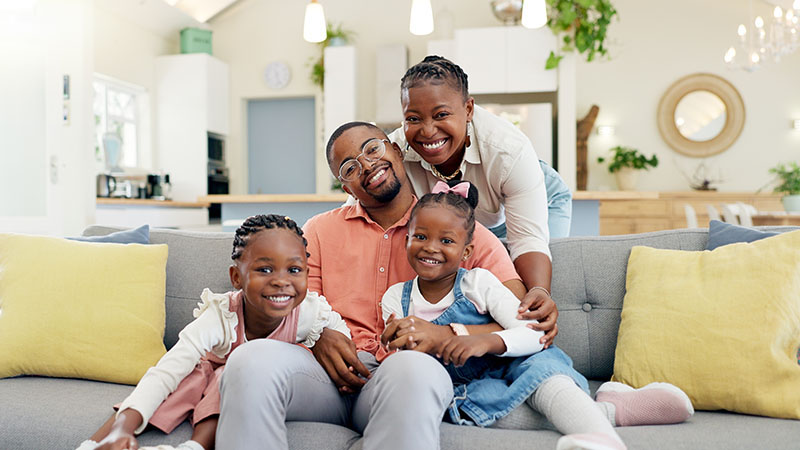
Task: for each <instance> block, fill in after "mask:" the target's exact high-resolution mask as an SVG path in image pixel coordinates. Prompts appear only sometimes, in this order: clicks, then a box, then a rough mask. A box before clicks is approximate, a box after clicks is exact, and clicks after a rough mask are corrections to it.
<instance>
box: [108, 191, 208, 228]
mask: <svg viewBox="0 0 800 450" xmlns="http://www.w3.org/2000/svg"><path fill="white" fill-rule="evenodd" d="M96 205H97V207H96V209H95V223H96V224H98V225H110V226H118V227H128V228H134V227H138V226H140V225H144V224H148V225H150V227H152V228H194V227H203V226H208V206H209V205H210V204H209V203H208V202H203V201H196V202H191V201H189V202H186V201H173V200H152V199H144V198H105V197H98V198H97V200H96Z"/></svg>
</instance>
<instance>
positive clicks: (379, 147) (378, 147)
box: [339, 138, 389, 182]
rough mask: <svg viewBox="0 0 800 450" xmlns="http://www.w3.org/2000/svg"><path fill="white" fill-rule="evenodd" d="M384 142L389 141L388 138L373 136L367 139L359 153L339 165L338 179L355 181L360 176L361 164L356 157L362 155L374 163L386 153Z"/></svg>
mask: <svg viewBox="0 0 800 450" xmlns="http://www.w3.org/2000/svg"><path fill="white" fill-rule="evenodd" d="M384 143H387V144H388V143H389V140H388V139H378V138H373V139H370V140H368V141H367V142H365V143H364V145H362V146H361V154H359V155H358V156H356V157H355V158H353V159H351V160H349V161H347V162H346V163H344V164H342V166H341V167H339V181H342V182H345V181H348V182H349V181H355V180H356V179H358V177H360V176H361V172H362V171H363V168H364V167H363V166H362V165H361V163H360V162H358V158H360V157H361V156H363V157H364V159H366V160H367V161H369V162H370V163H374V162H376V161H378V160H379V159H381V158H382V157H383V155H385V154H386V146H385V145H384Z"/></svg>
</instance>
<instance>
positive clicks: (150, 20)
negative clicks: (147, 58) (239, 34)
mask: <svg viewBox="0 0 800 450" xmlns="http://www.w3.org/2000/svg"><path fill="white" fill-rule="evenodd" d="M0 1H2V0H0ZM237 1H239V0H94V4H95V6H97V7H98V8H100V9H102V10H104V11H106V12H109V13H111V14H114V15H117V16H120V17H123V18H125V19H126V20H128V21H130V22H133V23H135V24H136V25H138V26H140V27H142V28H144V29H147V30H149V31H152V32H154V33H156V34H159V35H161V36H164V37H174V36H175V35H176V34H177V33H178V32H179V31H180V30H181V29H183V28H186V27H194V28H206V29H208V28H210V27H209V26H208V25H207V24H206V22H208V21H209V20H211V18H213V17H214V16H216V15H217V14H219V13H220V12H222V11H223V10H225V9H226V8H228V7H230V6H232V5H233V4H234V3H236V2H237Z"/></svg>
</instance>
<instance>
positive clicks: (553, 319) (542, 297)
mask: <svg viewBox="0 0 800 450" xmlns="http://www.w3.org/2000/svg"><path fill="white" fill-rule="evenodd" d="M519 313H520V314H519V315H518V316H517V318H518V319H521V320H532V319H533V320H538V321H539V323H530V324H528V327H529V328H533V329H534V330H539V331H544V332H545V335H544V336H542V338H541V339H539V342H540V343H541V344H542V345H544V348H547V347H550V345H552V344H553V339H555V337H556V335H557V334H558V323H557V320H558V308H556V302H554V301H553V299H552V298H550V296H549V295H547V292H545V291H544V290H543V289H538V288H534V289H531V290H529V291H528V293H527V294H525V297H524V298H523V299H522V301H521V302H520V305H519Z"/></svg>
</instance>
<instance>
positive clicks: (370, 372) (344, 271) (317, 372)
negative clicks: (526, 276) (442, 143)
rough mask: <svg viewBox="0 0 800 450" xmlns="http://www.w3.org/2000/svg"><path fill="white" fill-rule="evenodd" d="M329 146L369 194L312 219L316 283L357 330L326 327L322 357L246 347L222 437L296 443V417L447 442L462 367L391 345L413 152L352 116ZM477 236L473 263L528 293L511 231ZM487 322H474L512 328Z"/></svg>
mask: <svg viewBox="0 0 800 450" xmlns="http://www.w3.org/2000/svg"><path fill="white" fill-rule="evenodd" d="M326 153H327V158H328V164H329V166H330V169H331V171H332V172H333V174H334V175H337V176H338V178H339V180H340V181H341V182H342V186H343V188H344V190H345V191H346V192H347V193H349V194H351V195H352V196H353V197H355V198H356V199H357V200H358V203H357V204H354V205H345V206H343V207H341V208H338V209H335V210H333V211H329V212H326V213H323V214H319V215H317V216H315V217H313V218H311V219H310V220H309V221H308V223H306V225H305V227H304V230H305V236H306V238H307V239H308V252H309V254H310V255H311V256H309V258H308V268H309V277H308V289H309V290H311V291H316V292H319V293H320V294H322V295H324V296H325V297H326V298H327V299H328V302H329V303H330V304H331V306H332V307H333V308H334V310H336V311H337V312H338V313H339V314H341V315H342V317H344V318H345V320H346V321H347V324H348V326H349V327H350V330H351V334H352V336H353V339H352V341H351V340H349V339H347V337H346V336H344V335H343V334H341V333H338V332H335V331H331V330H324V331H323V332H322V336H321V338H320V339H319V340H318V341H317V343H316V344H315V346H314V348H313V350H312V351H313V356H312V354H311V353H309V352H307V351H305V350H304V349H302V348H300V347H298V346H296V345H291V344H286V343H283V342H278V341H271V340H267V339H260V340H258V341H253V342H251V343H247V344H245V345H243V346H241V347H239V348H238V349H237V350H236V352H235V353H234V354H233V355H232V356H231V358H230V359H229V360H228V363H227V365H226V369H225V373H224V375H223V379H222V385H221V386H222V388H221V392H222V412H221V415H220V422H219V427H218V434H217V436H218V437H217V448H218V449H223V450H224V449H227V448H256V447H258V446H259V445H261V444H263V443H265V442H269V443H270V446H271V448H284V449H285V448H288V444H287V437H286V425H285V422H286V421H318V422H329V423H335V424H340V425H351V426H352V427H353V428H355V429H356V430H357V431H359V432H361V433H362V434H363V436H364V442H363V448H364V449H367V450H369V449H411V448H419V449H435V448H439V425H440V423H441V420H442V416H443V414H444V411H445V409H446V408H447V406H448V405H449V404H450V401H451V400H452V396H453V386H452V382H451V381H450V377H449V376H448V374H447V372H446V371H445V369H444V367H443V366H442V365H441V364H439V362H438V361H437V360H435V359H434V358H432V357H430V356H429V355H427V354H425V353H421V352H416V351H400V352H395V353H391V354H390V353H389V352H388V351H387V349H386V348H384V347H383V346H382V345H381V344H380V336H381V333H382V332H383V329H384V324H383V320H382V316H381V305H380V300H381V298H382V296H383V293H384V292H385V291H386V289H387V288H388V287H389V286H391V285H392V284H395V283H398V282H401V281H407V280H410V279H412V278H413V277H414V275H415V274H414V271H413V270H412V269H411V266H410V265H409V264H408V260H407V259H406V251H405V241H406V234H407V223H408V217H409V215H410V213H411V209H412V208H413V206H414V205H415V204H416V201H417V199H416V197H415V196H414V194H413V192H412V189H411V184H410V183H409V182H408V179H407V177H406V174H405V170H404V168H403V157H402V152H401V150H400V149H399V147H397V145H395V144H391V143H390V142H389V141H388V140H387V139H386V135H385V134H384V133H383V131H381V130H380V129H379V128H377V127H375V126H374V125H372V124H369V123H364V122H351V123H348V124H345V125H342V126H341V127H339V128H338V129H337V130H336V131H335V132H334V133H333V135H332V136H331V138H330V140H329V142H328V145H327V149H326ZM473 242H474V244H475V251H474V253H473V254H472V256H470V258H469V259H468V260H467V261H466V263H465V265H464V267H465V268H467V269H471V268H473V267H483V268H485V269H488V270H490V271H491V272H492V273H494V275H495V276H497V277H498V278H499V279H500V280H503V281H504V284H506V286H508V287H509V288H510V289H511V290H512V291H514V292H515V294H517V296H519V297H522V296H523V295H524V294H525V288H524V286H523V284H522V281H520V279H519V277H518V275H517V273H516V271H515V269H514V265H513V264H512V262H511V259H510V258H509V256H508V253H507V252H506V250H505V247H503V245H502V244H501V243H500V241H499V240H498V239H497V238H496V237H495V236H494V235H493V234H492V233H491V232H490V231H489V230H487V229H486V228H485V227H483V226H482V225H480V224H477V223H476V228H475V234H474V237H473ZM416 326H417V328H418V330H420V331H423V330H421V329H423V328H424V332H426V333H430V334H431V335H434V334H435V335H437V336H441V337H443V336H451V335H452V334H453V331H452V330H451V328H450V327H444V326H437V325H432V324H430V323H419V324H417V325H416ZM476 327H477V328H473V326H468V327H467V328H468V331H469V332H476V331H478V329H480V328H483V330H482V331H484V332H485V331H486V329H487V328H485V327H495V328H490V329H494V330H499V329H500V328H499V326H497V325H483V326H476ZM436 340H437V341H438V340H440V339H436ZM315 358H316V359H315ZM317 362H319V363H317Z"/></svg>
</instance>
